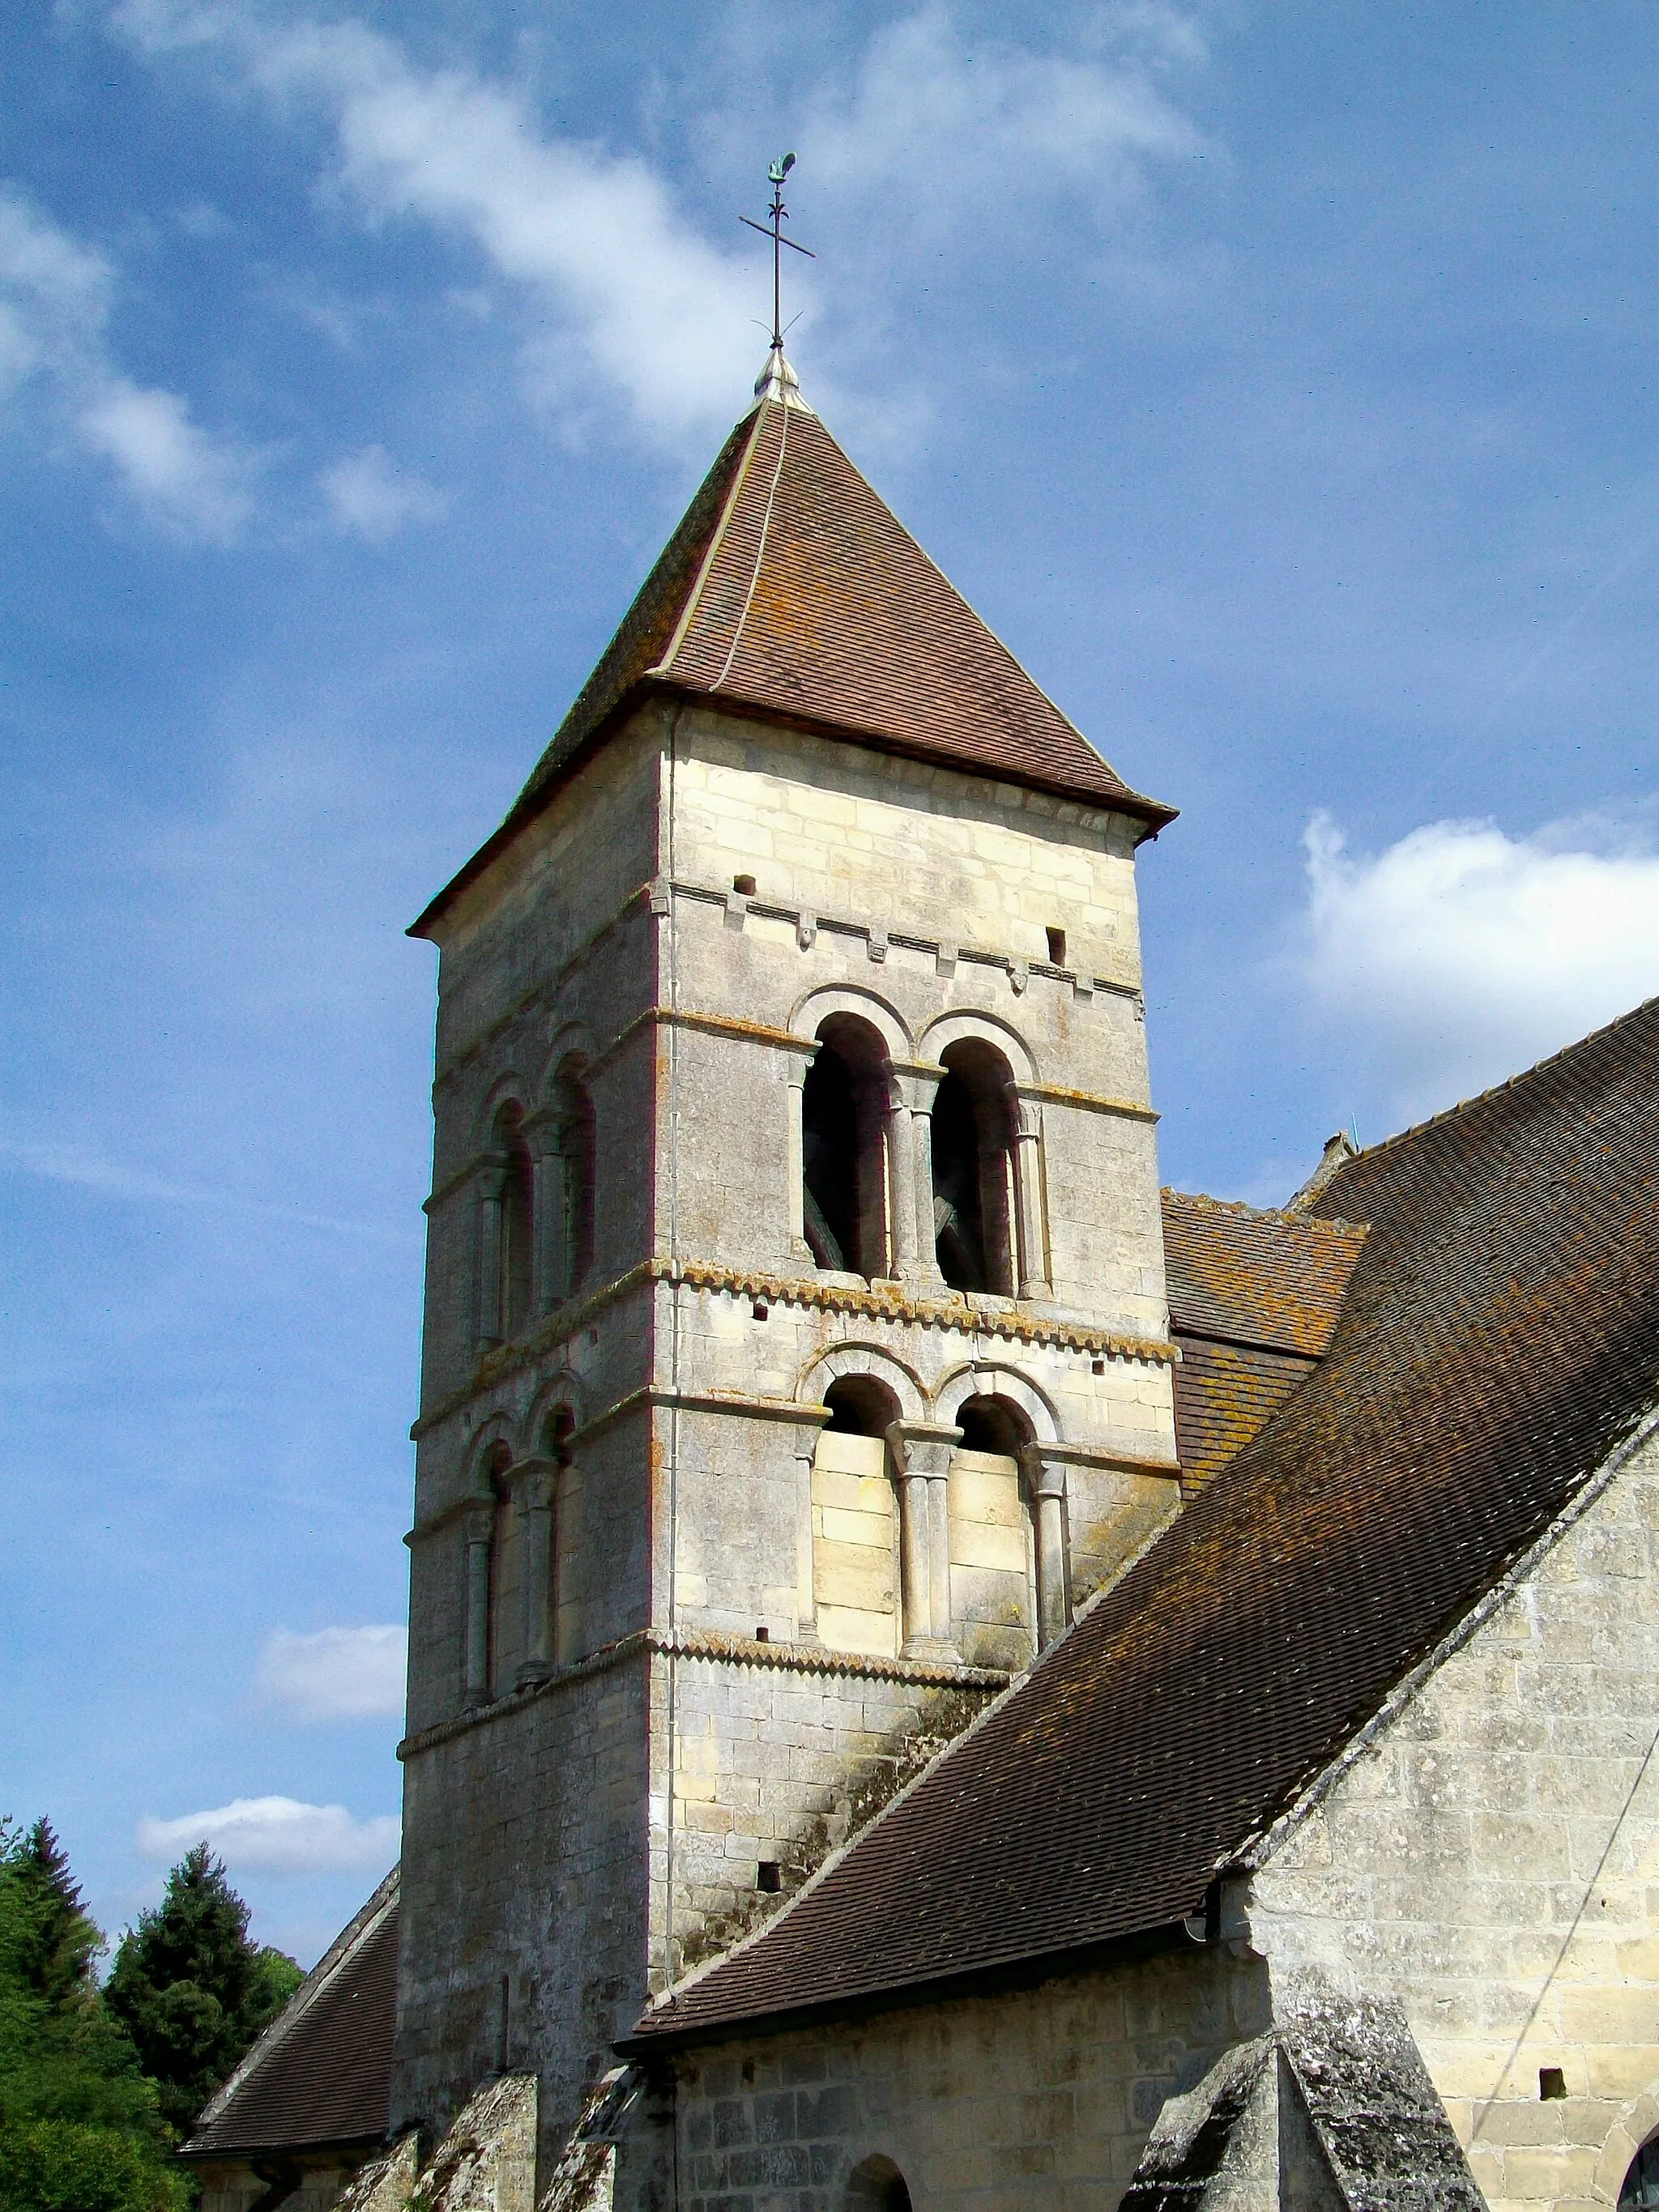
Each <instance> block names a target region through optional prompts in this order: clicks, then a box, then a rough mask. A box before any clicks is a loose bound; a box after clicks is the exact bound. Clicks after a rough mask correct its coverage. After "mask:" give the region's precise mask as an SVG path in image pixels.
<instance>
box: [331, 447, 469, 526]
mask: <svg viewBox="0 0 1659 2212" xmlns="http://www.w3.org/2000/svg"><path fill="white" fill-rule="evenodd" d="M318 482H319V483H320V484H321V486H322V489H323V495H324V497H325V499H326V500H327V501H328V505H329V511H330V513H331V514H332V516H333V518H334V521H335V524H336V526H337V528H339V529H341V530H349V531H355V532H356V533H357V535H358V536H359V537H360V538H367V539H368V542H369V544H371V545H384V544H386V543H387V541H388V540H389V539H391V538H395V537H396V535H397V534H398V531H400V530H402V529H403V528H404V527H405V526H406V525H407V524H409V523H411V522H433V521H435V520H437V518H438V516H440V515H441V513H443V512H444V509H445V507H447V505H448V501H447V500H446V499H445V497H444V495H443V494H442V493H441V491H439V490H438V489H436V488H435V486H434V485H432V484H429V483H426V482H425V481H424V480H423V479H422V477H417V476H415V475H413V474H411V473H410V472H409V471H404V470H402V469H400V468H399V467H398V465H397V463H396V462H395V461H394V460H393V459H392V456H391V455H390V453H387V452H386V447H384V446H365V447H363V448H362V452H361V453H344V454H342V456H341V457H340V459H338V460H337V461H336V463H335V464H334V465H333V467H332V468H331V469H325V471H323V474H322V475H321V476H320V477H319V479H318Z"/></svg>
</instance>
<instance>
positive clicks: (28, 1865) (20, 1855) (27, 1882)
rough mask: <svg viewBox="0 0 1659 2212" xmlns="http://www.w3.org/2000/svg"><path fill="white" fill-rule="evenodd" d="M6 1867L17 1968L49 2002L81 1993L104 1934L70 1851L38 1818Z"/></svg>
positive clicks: (62, 2002)
mask: <svg viewBox="0 0 1659 2212" xmlns="http://www.w3.org/2000/svg"><path fill="white" fill-rule="evenodd" d="M9 1872H10V1875H11V1879H12V1881H14V1882H15V1884H16V1891H17V1924H16V1930H15V1939H14V1948H13V1953H12V1956H13V1960H14V1965H15V1971H16V1972H18V1973H19V1974H20V1975H21V1977H22V1979H23V1981H24V1984H25V1985H26V1986H27V1988H29V1989H31V1990H33V1992H34V1993H35V1995H36V1996H40V1997H42V1998H43V1999H44V2000H45V2001H46V2003H48V2004H50V2005H53V2006H60V2007H61V2006H63V2005H65V2004H67V2003H69V2002H70V2001H71V2000H73V1999H75V1998H76V1997H82V1996H85V1995H86V1994H87V1993H88V1990H90V1989H91V1987H92V1962H93V1960H94V1959H95V1958H96V1957H97V1955H98V1954H99V1952H100V1950H101V1949H102V1948H103V1943H104V1939H103V1937H102V1936H101V1935H100V1933H99V1931H98V1929H97V1928H96V1927H95V1926H94V1923H93V1921H92V1919H91V1918H90V1917H89V1916H88V1913H87V1911H85V1909H84V1907H83V1906H82V1903H81V1892H80V1888H79V1886H78V1885H77V1884H76V1881H75V1880H74V1878H73V1877H72V1876H71V1875H70V1863H69V1854H68V1853H67V1852H66V1851H65V1850H64V1848H63V1846H62V1844H59V1842H58V1838H57V1837H56V1836H55V1835H54V1834H53V1833H52V1823H51V1822H50V1821H49V1820H44V1819H42V1820H37V1821H36V1822H35V1823H34V1826H33V1827H32V1828H31V1829H29V1831H28V1832H27V1834H26V1835H25V1836H23V1837H22V1838H21V1840H20V1841H19V1842H18V1843H17V1844H15V1846H14V1848H13V1850H12V1852H11V1854H10V1856H9Z"/></svg>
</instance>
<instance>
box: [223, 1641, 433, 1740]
mask: <svg viewBox="0 0 1659 2212" xmlns="http://www.w3.org/2000/svg"><path fill="white" fill-rule="evenodd" d="M407 1649H408V1640H407V1637H406V1635H405V1632H404V1630H403V1629H402V1628H400V1627H398V1626H395V1625H387V1626H377V1627H371V1628H319V1629H318V1630H317V1631H316V1632H314V1633H313V1634H312V1635H309V1636H297V1635H295V1633H294V1632H293V1631H292V1630H290V1629H287V1628H279V1629H277V1630H276V1632H275V1633H274V1634H272V1635H271V1636H270V1637H268V1638H266V1640H265V1645H264V1650H262V1651H261V1652H260V1654H259V1663H258V1668H257V1670H256V1672H255V1674H254V1686H255V1689H256V1690H257V1692H258V1695H259V1697H260V1698H261V1699H262V1700H263V1701H264V1703H265V1704H266V1705H275V1706H276V1707H277V1708H279V1709H280V1710H281V1711H284V1712H288V1713H290V1714H292V1715H293V1716H294V1717H295V1719H296V1720H302V1721H355V1720H368V1719H371V1718H376V1717H392V1716H396V1715H398V1714H400V1713H401V1712H402V1711H403V1709H404V1660H405V1655H406V1652H407Z"/></svg>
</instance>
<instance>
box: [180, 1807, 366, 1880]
mask: <svg viewBox="0 0 1659 2212" xmlns="http://www.w3.org/2000/svg"><path fill="white" fill-rule="evenodd" d="M398 1826H399V1824H398V1820H397V1817H396V1815H395V1814H384V1815H382V1816H381V1817H380V1818H379V1819H375V1820H354V1819H353V1818H352V1816H351V1814H349V1813H348V1812H347V1810H346V1808H345V1807H344V1806H343V1805H307V1804H303V1803H301V1801H300V1800H299V1799H298V1798H296V1797H236V1798H233V1800H232V1801H231V1802H230V1803H229V1804H228V1805H219V1806H216V1807H215V1808H214V1809H213V1810H212V1811H211V1812H208V1813H186V1814H184V1815H183V1816H182V1817H181V1818H180V1819H179V1820H156V1819H155V1818H154V1817H153V1816H152V1815H151V1814H145V1816H144V1818H143V1820H140V1822H139V1823H138V1833H137V1845H138V1850H139V1855H140V1857H143V1858H146V1859H151V1860H155V1861H157V1862H159V1863H162V1864H166V1863H167V1862H169V1861H171V1860H175V1859H178V1858H179V1857H182V1855H183V1854H184V1853H185V1851H187V1850H191V1848H192V1847H193V1846H194V1845H195V1844H202V1843H205V1844H211V1845H212V1847H213V1849H214V1850H216V1851H217V1852H218V1854H219V1856H220V1857H222V1859H223V1860H224V1862H225V1863H226V1865H227V1866H228V1867H229V1868H230V1869H232V1871H233V1872H242V1871H246V1872H248V1873H258V1874H339V1873H349V1872H352V1871H354V1870H356V1869H385V1868H386V1867H388V1866H390V1865H391V1863H392V1861H393V1860H394V1859H395V1858H396V1857H397V1856H398Z"/></svg>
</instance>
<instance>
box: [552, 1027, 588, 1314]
mask: <svg viewBox="0 0 1659 2212" xmlns="http://www.w3.org/2000/svg"><path fill="white" fill-rule="evenodd" d="M554 1111H555V1114H556V1117H557V1123H558V1146H559V1159H560V1163H561V1165H562V1190H561V1192H560V1200H561V1203H560V1206H559V1215H560V1218H559V1220H558V1222H557V1224H556V1233H557V1237H558V1242H559V1247H560V1249H559V1253H558V1266H559V1273H560V1275H561V1278H562V1286H561V1289H560V1292H559V1295H560V1296H561V1297H574V1296H575V1295H576V1293H577V1292H578V1291H580V1290H581V1289H582V1288H583V1287H584V1285H586V1283H587V1281H588V1278H589V1277H590V1276H591V1274H592V1271H593V1241H594V1227H595V1201H594V1176H595V1158H594V1143H593V1100H592V1095H591V1094H590V1092H589V1091H588V1087H587V1066H586V1061H585V1060H582V1059H580V1057H578V1056H574V1055H573V1056H572V1057H571V1058H570V1059H568V1060H565V1061H564V1062H563V1064H562V1066H561V1067H560V1069H559V1074H558V1080H557V1083H556V1086H555V1102H554Z"/></svg>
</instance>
